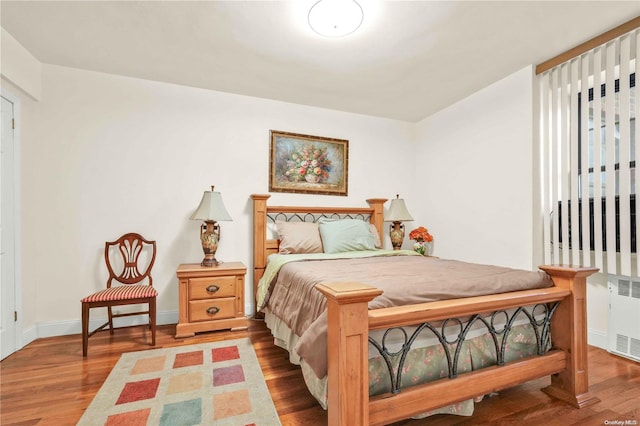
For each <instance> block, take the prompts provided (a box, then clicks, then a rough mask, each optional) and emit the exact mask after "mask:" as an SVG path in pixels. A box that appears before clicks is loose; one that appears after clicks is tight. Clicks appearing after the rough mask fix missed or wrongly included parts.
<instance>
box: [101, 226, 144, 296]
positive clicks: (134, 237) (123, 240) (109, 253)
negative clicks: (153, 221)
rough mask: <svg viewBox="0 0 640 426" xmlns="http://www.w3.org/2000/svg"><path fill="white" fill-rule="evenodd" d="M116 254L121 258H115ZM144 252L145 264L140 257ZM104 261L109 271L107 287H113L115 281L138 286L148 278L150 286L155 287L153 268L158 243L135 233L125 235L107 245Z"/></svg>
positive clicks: (105, 246) (108, 242)
mask: <svg viewBox="0 0 640 426" xmlns="http://www.w3.org/2000/svg"><path fill="white" fill-rule="evenodd" d="M115 248H117V251H116V250H114V249H115ZM114 252H115V253H119V254H120V256H115V255H114ZM143 252H145V253H146V255H145V256H144V260H146V261H145V262H141V257H140V255H141V254H142V253H143ZM104 260H105V262H106V264H107V269H108V270H109V279H108V280H107V287H111V282H112V281H113V280H114V279H115V280H116V281H118V282H120V283H122V284H138V283H140V282H141V281H143V280H144V279H145V278H146V279H148V280H149V285H153V279H152V278H151V268H152V267H153V263H154V262H155V261H156V242H155V241H149V240H146V239H145V238H144V237H143V236H142V235H140V234H136V233H134V232H130V233H128V234H124V235H123V236H121V237H120V238H118V239H117V240H115V241H107V242H106V243H105V245H104ZM139 262H140V263H139ZM145 266H146V267H145ZM141 268H144V272H140V269H141Z"/></svg>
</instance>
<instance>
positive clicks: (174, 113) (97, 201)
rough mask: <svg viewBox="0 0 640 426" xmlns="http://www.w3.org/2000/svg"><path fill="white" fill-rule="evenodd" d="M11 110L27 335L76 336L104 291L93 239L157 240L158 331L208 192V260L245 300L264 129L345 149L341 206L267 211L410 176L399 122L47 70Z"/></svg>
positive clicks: (377, 189)
mask: <svg viewBox="0 0 640 426" xmlns="http://www.w3.org/2000/svg"><path fill="white" fill-rule="evenodd" d="M22 107H23V111H22V116H23V123H22V125H23V127H24V130H23V132H22V147H21V150H22V163H23V164H22V206H21V207H22V230H23V231H22V236H23V242H22V248H23V253H22V258H23V273H22V279H23V282H22V286H23V305H24V306H23V310H24V312H23V324H24V327H25V328H27V329H30V328H33V327H35V328H36V330H35V335H36V337H42V336H46V335H52V334H64V333H78V332H79V330H80V328H79V318H80V299H81V298H82V297H83V296H85V295H87V294H89V293H91V292H93V291H95V290H97V289H100V288H102V287H103V286H104V283H105V279H106V270H105V267H104V265H103V263H104V261H103V258H102V252H103V248H104V241H106V240H110V239H115V238H116V237H118V236H119V235H121V234H122V233H124V232H128V231H137V232H140V233H142V234H143V235H145V236H146V237H147V238H151V239H155V240H157V244H158V257H157V260H156V264H155V266H154V271H155V274H154V286H155V287H156V288H157V289H158V291H159V293H160V295H159V299H158V312H159V322H163V321H165V322H175V321H176V320H177V307H178V303H177V297H178V290H177V280H176V278H175V269H176V267H177V265H178V264H180V263H184V262H199V261H200V260H201V259H202V256H203V254H202V249H201V246H200V242H199V237H198V227H199V225H200V224H199V222H198V221H191V220H189V215H190V214H191V213H192V212H193V210H194V209H195V208H196V207H197V205H198V203H199V201H200V198H201V196H202V192H203V191H204V190H207V189H209V187H210V185H212V184H215V185H216V190H219V191H220V192H221V193H222V195H223V197H224V201H225V205H226V207H227V210H228V211H229V213H230V214H231V216H232V217H233V219H234V221H233V222H223V223H221V225H222V240H221V244H220V246H219V249H218V253H217V257H218V258H219V259H221V260H226V261H236V260H239V261H242V262H244V263H245V265H247V267H248V268H249V273H248V274H247V292H246V294H247V296H249V295H250V294H251V291H250V288H251V285H252V282H251V272H250V271H251V269H250V268H251V267H252V264H251V247H252V242H251V205H250V202H249V201H250V200H249V195H250V194H252V193H267V192H268V168H269V130H270V129H274V130H283V131H290V132H298V133H306V134H312V135H319V136H328V137H335V138H342V139H348V140H349V196H348V197H337V196H311V195H299V194H272V198H271V200H270V201H272V202H273V203H274V204H287V203H291V204H301V205H308V204H311V205H313V204H319V205H345V206H366V202H365V199H366V198H371V197H385V198H391V197H392V196H393V194H395V193H396V192H397V191H398V188H405V187H406V186H407V182H411V181H412V177H413V162H412V161H411V157H412V155H411V149H412V148H413V145H412V138H413V133H412V132H413V125H411V124H410V123H404V122H399V121H392V120H386V119H380V118H373V117H367V116H361V115H355V114H349V113H343V112H338V111H331V110H324V109H319V108H311V107H305V106H300V105H294V104H287V103H282V102H275V101H269V100H263V99H257V98H251V97H246V96H239V95H232V94H227V93H220V92H213V91H207V90H202V89H195V88H189V87H182V86H176V85H169V84H164V83H157V82H151V81H145V80H138V79H133V78H126V77H120V76H115V75H108V74H102V73H96V72H88V71H81V70H77V69H70V68H64V67H59V66H52V65H46V64H45V65H44V66H43V84H42V100H41V101H40V102H33V101H29V102H24V103H23V105H22ZM390 142H392V143H393V151H394V152H395V153H396V155H397V156H398V157H397V158H398V161H395V162H391V161H389V159H388V156H389V151H390V149H391V148H390V146H391V145H390ZM251 302H252V301H251V299H250V298H249V297H247V304H248V306H247V309H248V310H251V309H252V305H251ZM30 335H32V336H33V335H34V333H33V332H30ZM28 341H29V339H27V341H26V343H28Z"/></svg>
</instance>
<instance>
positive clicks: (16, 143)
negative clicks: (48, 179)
mask: <svg viewBox="0 0 640 426" xmlns="http://www.w3.org/2000/svg"><path fill="white" fill-rule="evenodd" d="M0 95H1V96H2V97H3V98H5V99H6V100H8V101H9V102H11V103H12V104H13V120H14V129H13V191H14V194H13V200H14V206H13V226H14V232H13V238H14V244H13V247H14V250H15V253H14V285H15V310H16V312H17V313H18V315H17V320H16V322H15V327H16V329H15V333H16V341H15V351H14V353H15V352H17V351H19V350H20V349H22V348H23V347H24V345H23V336H22V314H23V312H22V257H21V253H22V232H21V229H22V222H21V217H20V203H21V192H20V188H21V181H20V170H21V167H20V146H21V145H20V125H21V123H22V121H21V119H20V118H21V117H20V98H19V97H18V96H16V95H14V94H13V93H12V92H11V91H9V90H7V88H6V87H4V86H2V87H0Z"/></svg>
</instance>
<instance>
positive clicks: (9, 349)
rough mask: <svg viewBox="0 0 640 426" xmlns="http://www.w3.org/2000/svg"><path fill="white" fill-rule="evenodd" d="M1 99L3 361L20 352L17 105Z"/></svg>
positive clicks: (0, 324)
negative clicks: (16, 225)
mask: <svg viewBox="0 0 640 426" xmlns="http://www.w3.org/2000/svg"><path fill="white" fill-rule="evenodd" d="M1 99H2V109H1V112H2V121H1V127H0V133H1V144H0V278H1V280H2V281H1V284H0V287H1V288H2V290H1V291H2V294H1V296H2V297H1V298H0V299H1V302H0V359H4V358H6V357H7V356H9V355H11V354H12V353H14V352H15V351H16V350H17V349H18V347H17V346H18V345H17V327H16V321H17V314H16V312H17V310H16V280H15V184H14V183H15V174H14V170H15V157H14V153H15V150H14V148H15V146H14V144H15V141H14V108H13V107H14V104H13V102H11V101H9V100H8V99H6V98H5V97H4V96H2V97H1Z"/></svg>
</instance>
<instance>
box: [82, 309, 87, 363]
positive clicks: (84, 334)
mask: <svg viewBox="0 0 640 426" xmlns="http://www.w3.org/2000/svg"><path fill="white" fill-rule="evenodd" d="M88 346H89V305H88V304H86V303H83V304H82V356H87V348H88Z"/></svg>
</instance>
